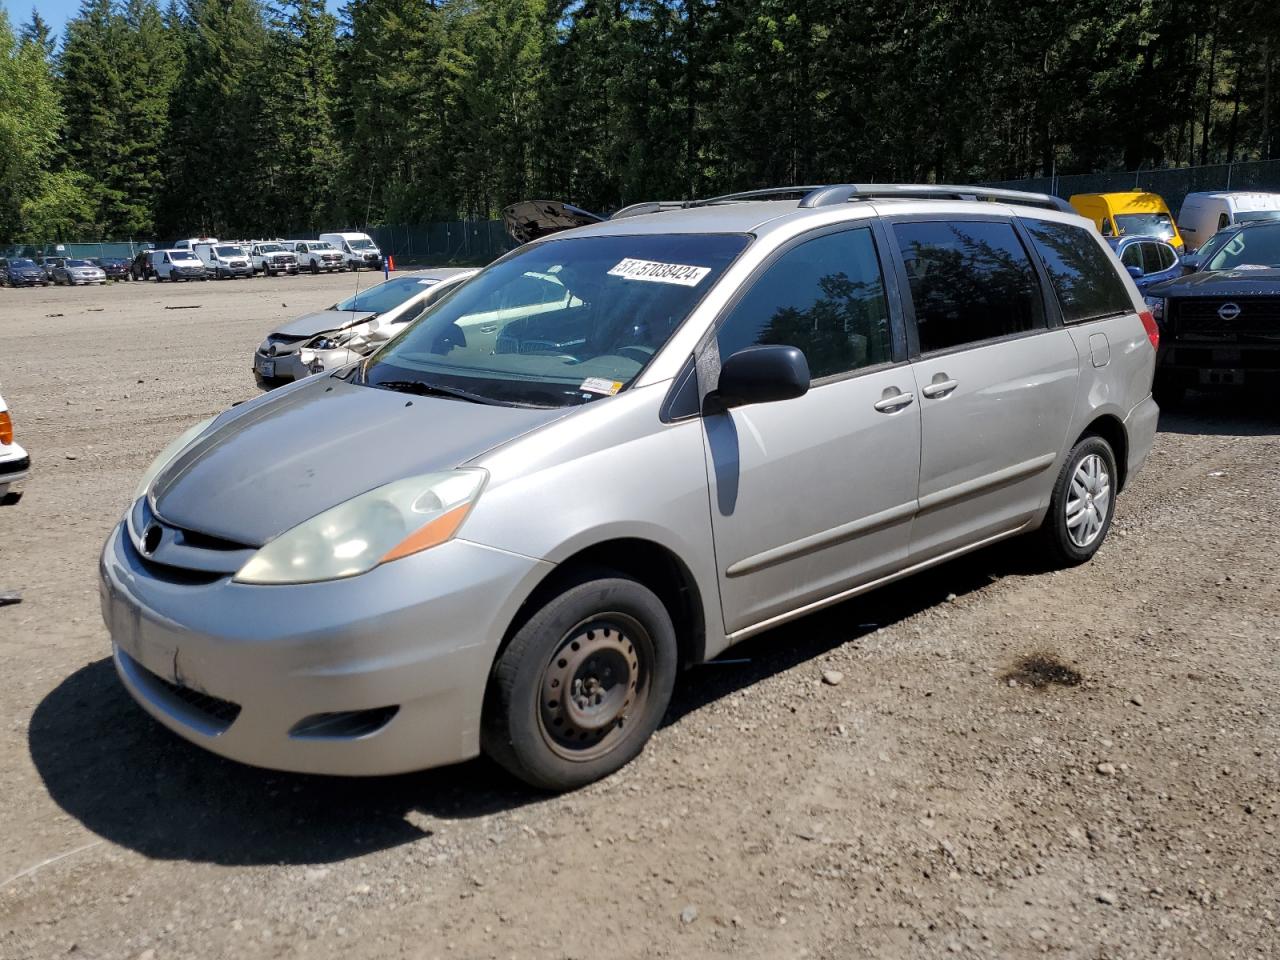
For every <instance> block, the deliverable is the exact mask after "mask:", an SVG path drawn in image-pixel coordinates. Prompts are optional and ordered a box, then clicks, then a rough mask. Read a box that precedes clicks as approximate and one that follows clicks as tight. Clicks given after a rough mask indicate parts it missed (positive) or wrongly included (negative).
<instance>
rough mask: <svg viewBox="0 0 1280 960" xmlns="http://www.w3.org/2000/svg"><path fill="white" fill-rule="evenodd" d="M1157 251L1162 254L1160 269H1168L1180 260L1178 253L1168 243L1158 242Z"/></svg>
mask: <svg viewBox="0 0 1280 960" xmlns="http://www.w3.org/2000/svg"><path fill="white" fill-rule="evenodd" d="M1156 251H1157V253H1159V255H1160V269H1161V270H1168V269H1169V268H1170V267H1172V266H1173V265H1174V264H1175V263H1177V262H1178V254H1177V253H1176V252H1175V251H1174V249H1173V247H1171V246H1169V245H1168V244H1167V243H1157V244H1156Z"/></svg>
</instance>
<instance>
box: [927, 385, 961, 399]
mask: <svg viewBox="0 0 1280 960" xmlns="http://www.w3.org/2000/svg"><path fill="white" fill-rule="evenodd" d="M958 386H960V381H959V380H936V381H934V382H933V383H931V384H929V385H928V386H927V387H925V388H924V389H922V390H921V391H920V392H921V393H923V394H924V395H925V396H926V397H928V398H929V399H930V400H933V399H935V398H937V397H945V396H946V395H947V394H948V393H950V392H951V391H952V390H954V389H955V388H956V387H958Z"/></svg>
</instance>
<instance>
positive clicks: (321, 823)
mask: <svg viewBox="0 0 1280 960" xmlns="http://www.w3.org/2000/svg"><path fill="white" fill-rule="evenodd" d="M1034 570H1035V568H1034V567H1033V566H1032V565H1031V564H1030V563H1029V562H1028V561H1027V559H1026V551H1025V548H1023V547H1022V546H1021V545H1020V544H1019V543H1018V542H1017V541H1013V542H1010V543H1008V544H1001V545H997V546H995V547H991V548H988V549H986V550H983V551H980V552H978V553H975V554H973V555H971V556H969V557H967V558H965V559H963V560H961V561H957V562H952V563H949V564H946V565H944V566H941V567H939V568H937V569H935V570H933V571H929V572H927V573H923V574H920V575H917V576H915V577H913V578H911V579H910V580H908V581H903V582H902V583H900V584H894V585H891V586H889V587H886V588H883V589H881V590H878V591H875V592H873V593H871V594H868V595H867V596H865V597H862V598H858V599H855V600H851V601H848V602H846V603H843V604H840V605H838V606H834V607H831V608H830V609H828V610H826V611H823V612H820V613H817V614H814V615H811V616H809V617H805V618H803V619H802V620H797V621H795V622H793V623H791V624H788V625H786V626H784V627H780V628H778V629H775V630H772V631H770V632H769V633H766V634H761V635H760V636H759V637H755V638H753V639H751V640H749V641H746V642H745V643H742V644H740V645H738V646H736V647H734V648H732V649H731V650H729V651H728V652H727V653H726V655H725V659H724V661H718V662H713V663H711V664H706V665H703V666H699V667H695V668H693V669H691V670H689V671H687V672H686V673H685V674H683V676H682V677H681V679H680V681H679V682H678V683H677V686H676V693H675V698H674V700H673V702H672V705H671V708H670V710H669V711H668V714H667V716H666V718H665V720H664V725H667V724H671V723H674V722H676V721H678V720H679V719H680V718H681V717H684V716H685V715H687V714H689V713H692V712H694V711H696V710H699V709H701V708H702V707H704V706H706V705H707V704H709V703H712V702H714V701H716V700H718V699H720V698H722V697H725V696H728V695H730V694H732V693H735V692H737V691H739V690H742V689H744V688H746V687H749V686H751V685H752V684H754V683H756V682H757V681H759V680H762V679H764V678H766V677H769V676H772V675H774V674H776V673H779V672H781V671H784V670H787V669H789V668H791V667H793V666H796V665H797V664H801V663H804V662H806V661H808V660H812V659H813V658H815V657H818V656H821V655H822V654H824V653H826V652H828V651H830V650H832V649H834V648H835V647H838V646H840V645H841V644H843V643H846V642H849V641H850V640H853V639H856V638H857V637H859V636H861V635H863V634H866V633H868V632H870V631H871V630H874V629H875V628H876V627H877V626H884V625H887V624H891V623H894V622H896V621H898V620H901V619H903V618H905V617H909V616H911V615H912V614H914V613H917V612H919V611H921V610H924V609H927V608H929V607H931V606H933V605H934V604H937V603H940V602H944V600H945V598H946V597H947V595H948V594H952V593H954V594H956V595H964V594H965V593H968V592H971V591H973V590H977V589H979V588H981V587H982V586H984V585H985V584H987V583H989V582H990V581H991V580H992V579H995V578H998V577H1000V576H1004V575H1007V574H1016V573H1027V572H1034ZM28 744H29V748H30V751H31V757H32V760H33V761H34V763H35V767H36V769H37V771H38V772H39V774H40V777H41V778H42V780H43V781H44V784H45V787H46V788H47V789H48V791H49V794H50V796H52V798H53V799H54V801H55V802H56V803H57V804H58V805H59V806H60V807H61V808H62V809H63V810H65V811H66V812H67V813H68V814H70V815H71V816H73V817H75V818H76V819H77V820H79V821H80V822H81V823H82V824H84V826H85V827H87V828H88V829H89V830H91V831H93V832H94V833H96V834H98V835H99V836H101V837H103V838H105V839H107V840H109V841H111V842H112V843H115V844H119V845H121V846H124V847H128V848H130V849H132V850H136V851H138V852H139V853H142V854H144V855H146V856H149V857H154V858H157V859H166V860H169V859H180V860H191V861H198V862H208V863H217V864H222V865H253V864H269V863H291V864H316V863H329V862H333V861H338V860H343V859H346V858H349V857H354V856H360V855H362V854H367V853H371V852H374V851H378V850H383V849H387V848H390V847H395V846H398V845H401V844H407V843H412V842H414V841H417V840H421V839H423V838H425V837H428V836H430V835H431V832H430V830H429V829H424V828H421V827H419V826H415V825H414V823H413V822H412V816H411V815H412V814H413V813H414V812H415V811H416V812H420V813H423V814H426V815H428V816H431V817H435V818H439V819H448V820H462V819H470V818H474V817H480V816H485V815H487V814H492V813H496V812H499V811H503V810H511V809H515V808H518V807H521V806H524V805H526V804H531V803H539V802H546V801H547V800H548V798H547V796H546V795H545V794H541V793H538V792H536V791H533V790H530V789H529V788H526V787H524V786H523V785H521V784H520V783H518V782H517V781H515V780H514V779H513V778H511V777H510V776H508V775H507V774H505V773H504V772H503V771H501V770H500V769H499V768H498V767H496V766H495V765H494V764H492V763H489V762H488V761H486V760H484V759H478V760H474V761H470V762H467V763H463V764H458V765H456V766H453V767H447V768H442V769H439V770H431V771H426V772H423V773H416V774H406V775H403V776H394V777H375V778H343V777H322V776H308V775H299V774H289V773H279V772H274V771H269V770H260V769H257V768H254V767H248V766H245V765H243V764H239V763H235V762H233V761H230V760H224V759H222V758H220V757H217V756H215V755H213V754H211V753H208V752H206V751H204V750H202V749H200V748H198V747H196V746H194V745H192V744H189V743H187V742H186V741H184V740H182V739H181V738H179V737H177V736H176V735H174V734H172V733H171V732H169V731H168V730H167V729H166V728H164V727H163V726H161V725H160V724H159V723H157V722H155V721H154V720H152V719H151V718H150V717H149V716H148V715H147V714H145V713H144V712H143V711H142V709H141V708H140V707H138V706H137V705H136V704H135V703H134V702H133V701H132V699H131V698H130V697H129V695H128V694H127V693H126V692H125V690H124V688H123V687H122V686H121V684H120V682H119V680H118V679H117V677H116V675H115V669H114V667H113V666H112V664H111V660H110V658H104V659H102V660H98V661H96V662H94V663H91V664H89V665H87V666H85V667H83V668H81V669H80V670H78V671H76V672H75V673H73V674H72V675H71V676H69V677H67V678H66V679H65V680H63V681H62V682H61V683H60V684H59V685H58V686H57V687H55V688H54V689H53V690H52V691H51V692H50V693H49V694H48V695H47V696H46V697H45V698H44V700H42V701H41V702H40V704H39V705H38V706H37V707H36V710H35V713H34V715H33V716H32V718H31V723H30V726H29V731H28Z"/></svg>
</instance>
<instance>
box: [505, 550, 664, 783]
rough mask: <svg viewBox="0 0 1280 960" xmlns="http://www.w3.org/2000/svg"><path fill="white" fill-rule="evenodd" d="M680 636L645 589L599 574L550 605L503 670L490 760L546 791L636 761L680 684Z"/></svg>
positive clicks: (510, 648) (515, 644)
mask: <svg viewBox="0 0 1280 960" xmlns="http://www.w3.org/2000/svg"><path fill="white" fill-rule="evenodd" d="M676 660H677V647H676V637H675V628H674V627H673V626H672V624H671V617H670V615H669V614H668V613H667V609H666V607H665V606H663V604H662V601H661V600H659V599H658V597H657V596H656V595H655V594H654V593H653V592H652V591H651V590H649V589H648V588H647V587H645V586H644V585H643V584H641V583H639V582H637V581H635V580H632V579H630V578H629V577H625V576H623V575H621V574H617V573H614V572H612V571H595V572H594V573H593V574H591V575H587V576H584V577H582V578H579V579H578V580H577V581H575V582H574V583H571V584H570V585H568V586H567V587H565V588H564V589H563V590H562V591H561V592H560V593H558V594H556V595H555V596H553V597H551V598H550V599H549V600H548V601H547V602H546V603H545V604H544V605H543V606H542V607H541V608H540V609H539V610H537V611H536V612H535V613H534V614H533V615H532V616H531V617H530V618H529V619H528V620H527V621H526V622H525V624H524V625H523V626H522V627H521V628H520V629H519V630H518V631H517V632H516V635H515V636H514V637H513V638H512V640H511V642H510V644H508V645H507V648H506V649H505V650H503V652H502V654H501V655H500V656H499V657H498V660H497V662H496V663H495V664H494V668H493V673H492V675H491V678H490V683H489V691H488V694H487V696H486V703H485V716H484V726H483V733H482V742H483V746H484V750H485V753H487V754H488V755H489V756H490V757H492V758H493V759H494V760H495V761H497V762H498V763H499V764H501V765H502V766H503V767H505V768H506V769H507V770H508V771H510V772H511V773H512V774H514V775H515V776H517V777H519V778H520V779H521V780H524V781H525V782H526V783H529V784H531V785H533V786H535V787H538V788H540V789H543V790H572V789H575V788H577V787H581V786H584V785H585V784H588V783H591V782H592V781H595V780H598V779H600V778H601V777H605V776H608V775H609V774H611V773H613V772H614V771H615V770H618V769H619V768H621V767H623V766H625V765H626V764H627V763H629V762H630V761H631V760H633V759H634V758H635V757H636V756H637V755H638V754H639V753H640V751H641V750H643V749H644V745H645V743H646V742H647V741H648V739H649V737H650V736H651V735H652V734H653V731H654V730H655V729H657V726H658V724H659V723H660V722H661V720H662V717H663V715H664V714H665V713H666V710H667V706H668V704H669V703H670V701H671V691H672V689H673V687H674V685H675V676H676Z"/></svg>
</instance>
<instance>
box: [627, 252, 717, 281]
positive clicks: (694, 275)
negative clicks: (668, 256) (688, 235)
mask: <svg viewBox="0 0 1280 960" xmlns="http://www.w3.org/2000/svg"><path fill="white" fill-rule="evenodd" d="M710 272H711V268H710V267H693V266H690V265H688V264H685V263H658V262H657V261H654V260H633V259H631V258H630V257H628V258H627V259H626V260H622V261H620V262H619V263H618V265H617V266H616V267H614V268H613V269H612V270H610V271H609V276H611V277H622V278H623V279H624V280H645V281H648V282H649V283H675V284H679V285H680V286H682V287H696V286H697V285H698V284H699V283H701V282H702V278H703V277H705V276H706V275H707V274H708V273H710Z"/></svg>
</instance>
